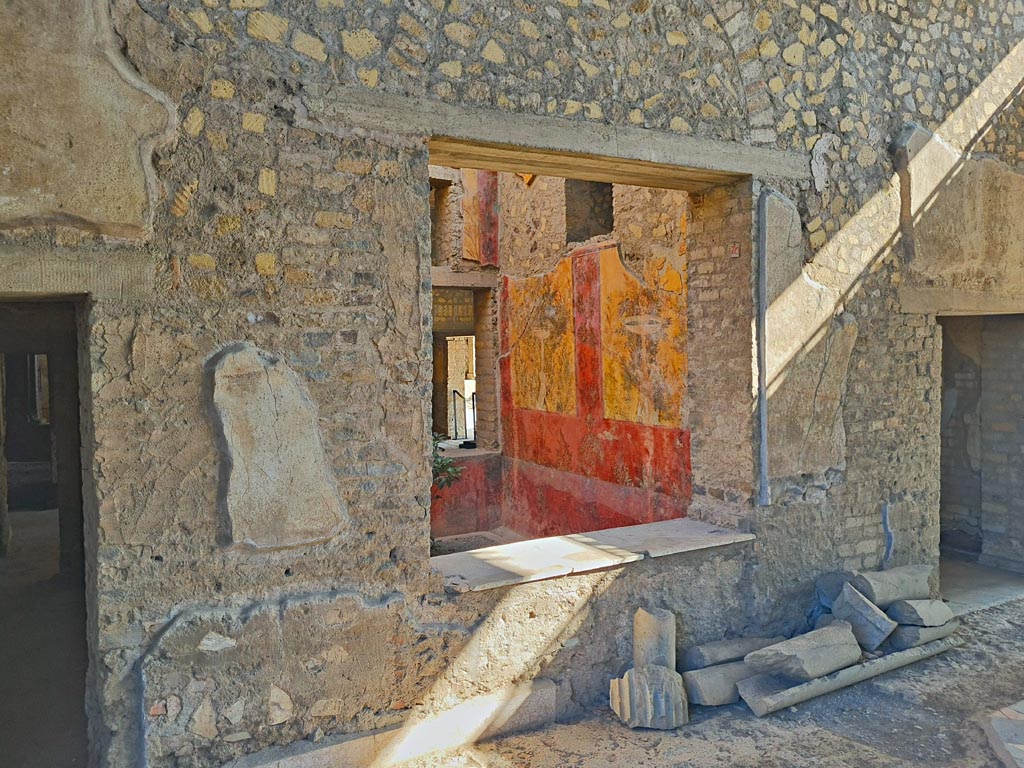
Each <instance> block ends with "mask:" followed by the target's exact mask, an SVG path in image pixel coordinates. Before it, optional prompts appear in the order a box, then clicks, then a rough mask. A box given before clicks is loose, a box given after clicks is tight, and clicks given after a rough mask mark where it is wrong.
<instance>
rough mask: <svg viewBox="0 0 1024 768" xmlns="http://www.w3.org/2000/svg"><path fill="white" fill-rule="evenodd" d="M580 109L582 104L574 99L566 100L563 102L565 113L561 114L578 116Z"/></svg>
mask: <svg viewBox="0 0 1024 768" xmlns="http://www.w3.org/2000/svg"><path fill="white" fill-rule="evenodd" d="M582 109H583V104H582V103H581V102H579V101H576V100H575V99H568V100H566V102H565V111H564V112H563V114H565V115H575V114H578V113H579V112H580V110H582Z"/></svg>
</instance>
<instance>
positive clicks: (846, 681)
mask: <svg viewBox="0 0 1024 768" xmlns="http://www.w3.org/2000/svg"><path fill="white" fill-rule="evenodd" d="M957 645H959V641H958V640H957V639H956V638H952V637H950V638H944V639H942V640H936V641H935V642H933V643H926V644H925V645H922V646H920V647H919V648H910V649H908V650H904V651H897V652H896V653H888V654H885V655H884V656H880V657H879V658H877V659H871V660H869V661H865V662H863V663H861V664H854V665H853V666H851V667H846V668H845V669H841V670H839V671H838V672H833V673H831V674H829V675H825V676H824V677H818V678H815V679H814V680H809V681H807V682H804V683H799V684H796V685H794V684H793V681H792V680H789V679H787V678H785V677H783V676H781V675H755V676H754V677H748V678H747V679H746V680H740V682H739V683H737V688H738V689H739V692H740V697H741V698H742V699H743V701H745V702H746V703H747V705H748V706H749V707H750V709H751V711H753V713H754V714H755V715H757V716H758V717H764V716H765V715H767V714H770V713H772V712H778V711H779V710H780V709H785V708H786V707H792V706H793V705H794V704H799V703H801V702H803V701H808V700H809V699H813V698H815V697H817V696H821V695H823V694H826V693H831V692H832V691H838V690H839V689H840V688H845V687H846V686H848V685H853V684H854V683H859V682H861V681H863V680H869V679H870V678H872V677H876V676H877V675H881V674H884V673H885V672H890V671H892V670H894V669H899V668H900V667H905V666H907V665H908V664H913V663H914V662H916V661H921V660H922V659H927V658H930V657H932V656H936V655H938V654H940V653H943V652H945V651H948V650H949V649H950V648H955V647H956V646H957Z"/></svg>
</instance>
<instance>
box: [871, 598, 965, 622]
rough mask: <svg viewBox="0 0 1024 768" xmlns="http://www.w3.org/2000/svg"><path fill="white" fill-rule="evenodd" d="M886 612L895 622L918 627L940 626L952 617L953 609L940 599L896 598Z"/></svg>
mask: <svg viewBox="0 0 1024 768" xmlns="http://www.w3.org/2000/svg"><path fill="white" fill-rule="evenodd" d="M886 614H888V616H889V618H890V619H892V620H893V621H895V622H896V623H897V624H913V625H915V626H918V627H940V626H942V625H943V624H945V623H947V622H949V621H952V619H953V610H952V609H951V608H950V607H949V606H948V605H946V604H945V603H944V602H942V601H941V600H897V601H896V602H895V603H893V604H892V605H890V606H889V610H887V611H886Z"/></svg>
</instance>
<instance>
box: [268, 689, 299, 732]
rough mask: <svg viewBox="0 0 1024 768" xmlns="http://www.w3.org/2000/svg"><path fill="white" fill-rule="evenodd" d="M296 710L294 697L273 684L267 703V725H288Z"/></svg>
mask: <svg viewBox="0 0 1024 768" xmlns="http://www.w3.org/2000/svg"><path fill="white" fill-rule="evenodd" d="M294 709H295V705H294V704H293V703H292V697H291V696H289V695H288V692H287V691H285V690H283V689H281V688H278V687H277V686H276V685H273V684H272V685H271V686H270V698H269V700H268V702H267V713H268V714H267V723H268V724H269V725H280V724H281V723H287V722H288V721H289V720H291V719H292V714H293V712H294Z"/></svg>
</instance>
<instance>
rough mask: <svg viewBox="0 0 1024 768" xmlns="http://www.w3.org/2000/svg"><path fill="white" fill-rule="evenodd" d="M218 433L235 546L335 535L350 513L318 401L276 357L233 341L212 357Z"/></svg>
mask: <svg viewBox="0 0 1024 768" xmlns="http://www.w3.org/2000/svg"><path fill="white" fill-rule="evenodd" d="M207 375H208V377H209V380H210V384H211V385H212V392H211V396H212V400H213V409H214V412H215V414H216V418H215V422H216V424H215V426H216V427H217V429H218V430H219V432H220V451H221V459H220V460H221V482H220V494H219V497H220V498H219V500H220V506H221V510H222V514H223V515H224V516H225V520H224V522H225V523H226V529H227V530H226V533H227V534H228V537H229V539H230V541H231V543H234V544H243V545H249V546H253V547H289V546H297V545H300V544H308V543H311V542H315V541H322V540H325V539H328V538H330V537H332V536H334V535H336V534H337V533H338V532H339V531H340V530H341V528H342V526H343V524H345V523H346V522H347V521H348V515H347V513H346V511H345V509H344V507H343V505H342V501H341V499H340V498H339V496H338V491H337V488H336V486H335V482H334V478H333V475H332V473H331V468H330V466H329V465H328V463H327V458H326V454H325V452H324V446H323V441H322V437H321V433H320V427H319V424H318V421H317V409H316V405H315V404H314V403H313V401H312V400H311V399H310V397H309V395H308V393H307V392H306V389H305V387H304V386H303V385H302V383H301V381H300V380H299V378H298V376H297V375H296V374H295V372H294V371H292V370H291V369H290V368H289V367H288V366H287V365H286V364H285V363H284V362H283V361H282V360H280V359H279V358H277V357H275V356H273V355H271V354H269V353H267V352H265V351H263V350H261V349H259V348H257V347H255V346H254V345H252V344H249V343H238V344H230V345H228V346H227V347H224V348H222V349H221V351H220V352H218V353H217V354H216V355H214V356H213V357H212V358H211V359H210V360H209V362H208V363H207Z"/></svg>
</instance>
